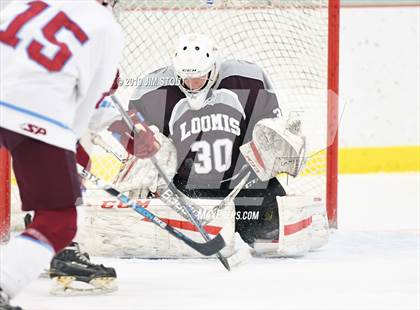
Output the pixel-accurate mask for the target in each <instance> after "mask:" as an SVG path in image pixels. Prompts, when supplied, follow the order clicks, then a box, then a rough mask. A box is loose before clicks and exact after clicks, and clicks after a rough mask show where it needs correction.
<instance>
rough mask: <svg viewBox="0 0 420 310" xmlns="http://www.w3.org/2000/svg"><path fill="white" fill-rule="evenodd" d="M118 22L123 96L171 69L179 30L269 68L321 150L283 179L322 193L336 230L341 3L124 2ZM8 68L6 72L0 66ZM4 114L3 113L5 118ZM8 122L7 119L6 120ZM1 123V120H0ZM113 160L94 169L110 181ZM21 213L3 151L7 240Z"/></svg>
mask: <svg viewBox="0 0 420 310" xmlns="http://www.w3.org/2000/svg"><path fill="white" fill-rule="evenodd" d="M120 4H121V9H120V10H119V11H118V13H117V15H118V19H119V21H120V23H121V24H122V27H123V29H124V31H125V32H126V37H127V44H126V48H125V50H124V56H123V61H122V64H121V70H120V71H121V84H122V85H121V87H120V90H119V94H120V95H121V97H122V98H123V99H127V98H128V97H129V96H130V94H131V92H132V90H133V86H135V85H132V82H134V83H136V82H138V81H139V79H138V78H139V77H141V76H144V75H146V74H147V73H149V72H151V71H153V70H156V69H157V68H159V67H162V66H164V65H168V64H169V61H170V60H169V50H170V48H171V46H172V45H173V43H174V40H175V39H176V37H177V36H178V35H179V34H180V33H185V32H205V33H207V34H209V35H210V36H212V37H214V39H215V40H216V42H217V43H218V44H219V50H220V51H221V53H222V54H223V53H224V55H223V56H224V57H225V58H239V59H244V60H248V61H252V62H255V63H257V64H258V65H260V66H261V67H263V69H264V70H265V71H266V72H267V74H268V76H269V78H270V79H271V82H272V83H273V85H274V89H275V90H276V92H277V94H278V97H279V102H280V104H282V107H283V106H284V107H285V110H286V111H292V112H293V111H295V110H297V111H303V112H304V113H306V114H305V118H306V119H307V120H306V121H304V123H303V124H304V126H305V125H308V127H309V130H308V132H309V136H308V139H307V140H309V141H310V142H311V141H315V140H316V141H317V142H318V144H319V145H320V144H323V145H324V148H320V147H319V145H318V147H314V148H313V150H317V151H316V152H315V151H314V152H313V154H309V155H310V156H311V157H310V158H309V160H308V164H307V167H306V169H305V170H304V171H303V176H299V177H298V178H296V180H293V179H291V178H287V179H283V181H284V182H285V183H287V187H288V189H289V190H290V192H292V193H297V194H300V193H314V194H317V195H318V194H319V195H321V196H323V197H324V198H325V200H326V204H327V213H328V217H329V221H330V226H331V227H337V173H338V164H337V161H338V159H337V158H338V135H337V134H338V90H339V88H338V77H339V19H340V18H339V16H340V0H214V1H207V0H173V1H163V0H153V1H152V0H143V1H136V0H120ZM0 70H1V69H0ZM2 117H4V116H2ZM0 120H1V117H0ZM0 124H1V123H0ZM108 160H111V159H109V158H108V157H107V156H105V155H103V154H99V153H98V155H97V156H94V161H95V162H94V165H93V166H94V169H95V170H94V171H95V173H96V174H98V175H99V176H101V177H103V178H105V179H106V180H108V181H111V180H112V176H109V175H102V173H101V172H103V171H106V172H109V171H115V169H109V167H110V165H111V164H110V163H109V162H108ZM13 208H14V209H18V208H19V199H18V194H17V186H16V182H15V180H14V179H12V173H11V161H10V156H9V155H8V153H7V152H6V151H5V150H4V149H3V150H1V151H0V234H1V237H2V238H3V239H7V237H8V234H9V231H10V225H11V224H10V217H11V211H10V210H11V209H13Z"/></svg>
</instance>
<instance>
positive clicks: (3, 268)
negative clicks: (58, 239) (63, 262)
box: [0, 236, 54, 298]
mask: <svg viewBox="0 0 420 310" xmlns="http://www.w3.org/2000/svg"><path fill="white" fill-rule="evenodd" d="M53 256H54V250H53V248H52V247H51V246H50V245H48V244H45V243H43V242H41V241H37V240H34V239H31V238H29V237H25V236H18V237H16V238H14V239H12V240H11V241H10V242H9V244H7V245H5V246H1V248H0V258H1V259H0V262H1V263H0V286H1V287H2V289H3V290H4V291H5V292H6V293H7V295H8V296H9V297H11V298H13V297H14V296H16V295H17V294H18V293H19V292H20V291H21V290H22V289H23V288H24V287H25V286H26V285H28V284H29V283H30V282H31V281H33V280H35V279H36V278H37V277H38V275H39V274H40V273H41V272H42V271H43V270H44V269H45V268H47V267H48V265H49V263H50V261H51V259H52V257H53Z"/></svg>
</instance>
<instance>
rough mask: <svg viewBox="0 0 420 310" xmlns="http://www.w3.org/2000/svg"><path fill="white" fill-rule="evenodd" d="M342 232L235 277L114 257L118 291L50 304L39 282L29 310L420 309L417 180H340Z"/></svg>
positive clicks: (204, 264)
mask: <svg viewBox="0 0 420 310" xmlns="http://www.w3.org/2000/svg"><path fill="white" fill-rule="evenodd" d="M339 186H340V190H339V228H340V229H339V230H338V231H335V232H334V233H333V234H332V236H331V240H330V243H329V244H328V245H327V246H326V247H325V248H323V249H322V250H321V251H319V252H315V253H310V254H309V255H307V256H305V257H303V258H299V259H257V258H254V259H252V260H251V261H250V262H249V263H248V264H246V265H243V266H241V267H238V268H236V269H234V270H232V271H231V272H227V271H225V270H224V269H223V268H222V267H221V266H220V265H219V263H218V262H217V261H215V260H187V261H181V260H135V259H131V260H119V259H103V258H95V259H94V260H95V262H102V263H104V264H107V265H110V266H114V267H116V269H117V272H118V283H119V290H118V291H117V292H115V293H112V294H109V295H105V296H103V295H102V296H80V297H53V296H51V295H49V293H48V291H49V288H50V286H51V282H50V281H49V280H47V279H39V280H37V281H36V282H35V283H33V284H32V285H30V286H29V287H28V288H27V289H26V290H25V291H24V292H23V293H22V294H21V295H20V296H19V297H18V298H16V300H15V301H14V302H15V303H16V304H17V305H20V306H22V307H23V308H24V309H25V310H64V309H65V310H79V309H83V310H88V309H92V310H93V309H95V310H96V309H98V310H99V309H101V310H104V309H107V310H108V309H109V310H111V309H112V310H117V309H118V310H119V309H337V310H339V309H363V310H368V309H375V310H376V309H377V310H379V309H404V310H405V309H419V308H420V293H419V292H420V283H419V281H420V275H419V272H420V269H419V262H420V260H419V258H420V257H419V256H420V246H419V239H420V225H419V221H420V220H419V218H420V216H419V206H420V198H419V196H420V193H419V189H420V175H419V174H402V175H401V174H383V175H382V174H376V175H360V176H356V175H352V176H347V175H345V176H340V179H339Z"/></svg>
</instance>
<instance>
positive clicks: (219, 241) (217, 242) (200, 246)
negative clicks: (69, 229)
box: [77, 165, 226, 256]
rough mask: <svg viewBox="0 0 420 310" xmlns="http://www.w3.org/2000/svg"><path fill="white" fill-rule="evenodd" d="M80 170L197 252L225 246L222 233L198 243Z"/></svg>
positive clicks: (98, 185)
mask: <svg viewBox="0 0 420 310" xmlns="http://www.w3.org/2000/svg"><path fill="white" fill-rule="evenodd" d="M77 168H78V172H79V175H80V176H81V177H82V178H83V179H85V180H88V181H90V182H92V183H93V184H95V185H96V186H97V187H98V188H101V189H103V190H104V191H106V192H107V193H108V194H110V195H112V196H114V197H116V198H117V199H118V200H119V201H121V202H122V203H124V204H126V205H128V206H130V207H131V208H133V210H134V211H136V212H137V213H139V214H140V215H142V216H144V217H145V218H147V219H148V220H150V221H151V222H152V223H153V224H155V225H157V226H159V227H160V228H162V229H164V230H166V231H167V232H168V233H170V234H171V235H172V236H174V237H175V238H177V239H179V240H181V241H183V242H184V243H185V244H187V245H189V246H190V247H191V248H193V249H194V250H196V251H197V252H199V253H201V254H203V255H206V256H210V255H213V254H215V253H217V252H219V251H220V250H221V249H223V248H224V247H225V245H226V244H225V240H224V239H223V237H222V235H221V234H218V235H217V236H216V237H215V238H213V239H211V240H210V238H209V240H206V242H205V243H198V242H195V241H193V240H191V239H190V238H189V237H187V236H186V235H184V234H183V233H182V232H180V231H179V230H177V229H175V228H173V227H172V226H171V225H169V224H167V223H165V222H164V221H163V220H161V219H160V218H159V217H157V216H156V215H154V214H153V213H151V212H150V211H148V210H147V209H145V208H144V207H143V206H142V205H140V204H139V203H137V202H135V201H134V200H132V199H130V198H129V197H128V196H126V195H124V194H123V193H121V192H119V191H118V190H117V189H115V188H114V187H112V186H111V185H108V184H107V183H105V182H104V181H102V180H101V179H100V178H98V177H97V176H95V175H93V174H92V173H90V172H89V171H87V170H85V169H84V168H83V167H82V166H80V165H78V167H77Z"/></svg>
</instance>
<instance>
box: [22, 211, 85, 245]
mask: <svg viewBox="0 0 420 310" xmlns="http://www.w3.org/2000/svg"><path fill="white" fill-rule="evenodd" d="M76 231H77V210H76V207H71V208H63V209H45V210H43V209H39V210H35V215H34V219H33V221H32V223H31V224H30V225H29V226H28V228H27V229H26V230H25V231H24V232H23V235H26V236H29V237H31V238H34V239H38V240H40V241H42V242H47V243H49V244H50V245H51V246H52V247H53V248H54V250H55V252H59V251H61V250H62V249H64V248H65V247H66V246H67V245H68V244H69V243H70V242H71V241H72V240H73V238H74V236H75V235H76ZM42 239H46V240H42Z"/></svg>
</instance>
